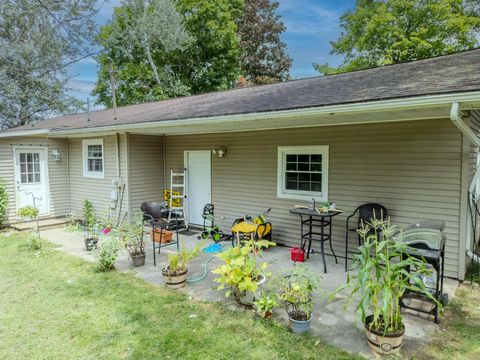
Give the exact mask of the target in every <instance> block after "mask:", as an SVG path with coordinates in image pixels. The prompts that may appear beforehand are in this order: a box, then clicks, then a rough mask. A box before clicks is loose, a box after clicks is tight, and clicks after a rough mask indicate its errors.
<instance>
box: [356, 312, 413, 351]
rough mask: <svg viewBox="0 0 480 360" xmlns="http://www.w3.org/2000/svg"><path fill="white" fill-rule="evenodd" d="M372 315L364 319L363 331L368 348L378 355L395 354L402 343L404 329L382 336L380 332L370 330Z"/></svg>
mask: <svg viewBox="0 0 480 360" xmlns="http://www.w3.org/2000/svg"><path fill="white" fill-rule="evenodd" d="M372 320H373V315H370V316H367V318H366V319H365V324H364V325H365V331H366V334H367V340H368V346H370V348H371V349H372V350H373V351H375V352H377V353H379V354H396V353H398V352H399V351H400V348H401V346H402V341H403V334H404V333H405V327H404V326H403V325H402V326H403V329H402V330H401V331H399V332H397V333H393V334H389V333H387V334H384V333H383V332H382V331H377V330H374V329H370V323H371V322H372Z"/></svg>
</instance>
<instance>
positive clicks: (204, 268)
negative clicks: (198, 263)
mask: <svg viewBox="0 0 480 360" xmlns="http://www.w3.org/2000/svg"><path fill="white" fill-rule="evenodd" d="M213 259H215V256H212V257H210V259H208V260H207V262H206V263H205V264H204V265H203V275H202V276H200V277H199V278H195V279H191V278H190V279H189V278H187V283H195V282H198V281H201V280H203V279H205V278H206V277H207V274H208V264H209V262H210V261H212V260H213Z"/></svg>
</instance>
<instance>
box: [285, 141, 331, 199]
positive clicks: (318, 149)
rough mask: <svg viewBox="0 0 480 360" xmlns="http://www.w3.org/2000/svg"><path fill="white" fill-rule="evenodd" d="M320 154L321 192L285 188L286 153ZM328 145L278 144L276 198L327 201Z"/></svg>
mask: <svg viewBox="0 0 480 360" xmlns="http://www.w3.org/2000/svg"><path fill="white" fill-rule="evenodd" d="M312 153H316V154H322V190H323V191H322V192H313V191H300V190H287V189H285V178H284V176H285V163H286V161H285V158H286V155H287V154H312ZM328 157H329V147H328V145H317V146H279V147H278V159H277V198H279V199H295V200H304V201H308V200H311V199H312V198H314V199H315V201H328Z"/></svg>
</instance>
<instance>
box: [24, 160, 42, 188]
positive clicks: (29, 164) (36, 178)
mask: <svg viewBox="0 0 480 360" xmlns="http://www.w3.org/2000/svg"><path fill="white" fill-rule="evenodd" d="M19 155H20V183H21V184H37V183H40V182H41V180H42V179H41V176H40V154H39V153H38V152H21V153H20V154H19Z"/></svg>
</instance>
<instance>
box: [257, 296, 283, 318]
mask: <svg viewBox="0 0 480 360" xmlns="http://www.w3.org/2000/svg"><path fill="white" fill-rule="evenodd" d="M254 304H255V308H256V311H257V314H258V315H260V316H261V317H262V318H264V319H266V318H270V317H272V316H273V309H275V308H276V307H277V306H278V302H277V299H276V297H275V296H273V295H269V294H266V293H264V292H262V295H261V296H260V298H259V299H257V300H255V302H254Z"/></svg>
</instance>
